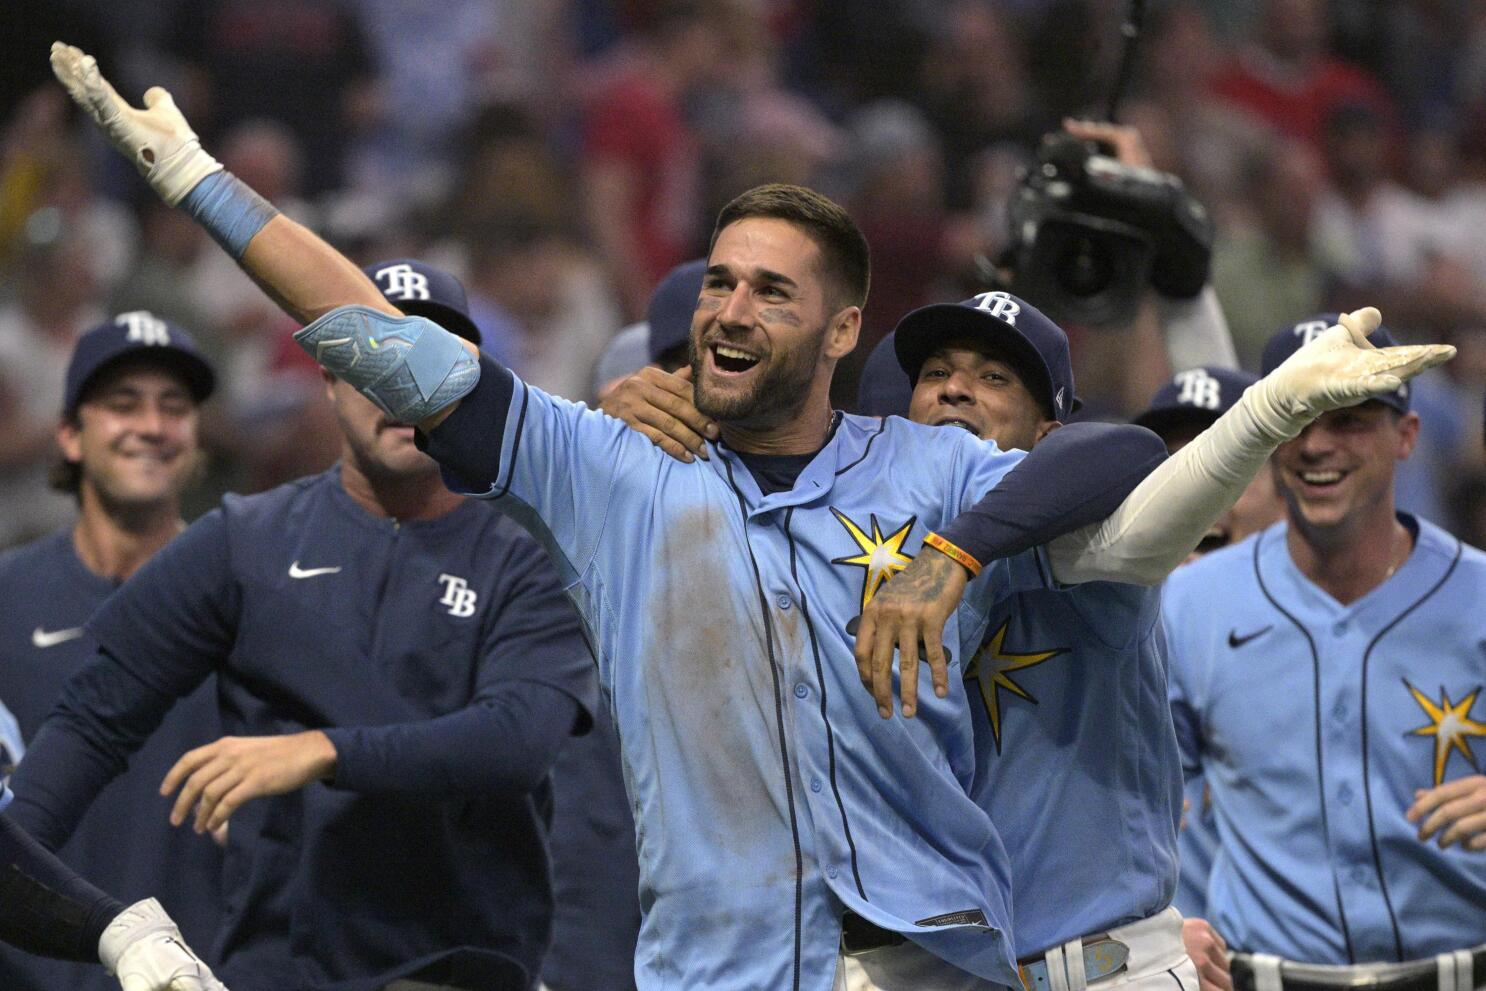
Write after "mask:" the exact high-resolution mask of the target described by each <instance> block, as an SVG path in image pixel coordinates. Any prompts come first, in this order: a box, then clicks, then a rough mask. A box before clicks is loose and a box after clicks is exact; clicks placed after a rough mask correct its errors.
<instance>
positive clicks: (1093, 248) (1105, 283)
mask: <svg viewBox="0 0 1486 991" xmlns="http://www.w3.org/2000/svg"><path fill="white" fill-rule="evenodd" d="M1114 270H1115V265H1114V260H1113V259H1111V258H1110V257H1109V248H1108V246H1107V245H1102V244H1098V243H1096V242H1095V241H1094V239H1093V238H1091V237H1087V236H1084V237H1073V238H1069V240H1068V241H1067V243H1066V244H1064V245H1063V251H1062V252H1061V257H1059V258H1058V261H1057V272H1058V281H1059V282H1060V283H1062V285H1063V288H1064V289H1066V290H1067V291H1068V292H1070V293H1072V294H1073V295H1075V296H1093V295H1095V294H1097V293H1101V292H1103V291H1104V290H1106V289H1108V288H1109V283H1110V280H1111V279H1112V278H1113V277H1114Z"/></svg>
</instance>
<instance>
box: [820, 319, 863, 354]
mask: <svg viewBox="0 0 1486 991" xmlns="http://www.w3.org/2000/svg"><path fill="white" fill-rule="evenodd" d="M861 333H862V308H861V307H860V306H847V307H844V308H842V309H841V310H838V311H837V312H836V314H835V315H834V316H832V317H831V320H830V322H829V323H828V324H827V325H826V339H825V347H824V348H822V350H821V353H822V354H824V355H825V356H826V357H827V358H830V359H831V360H832V361H839V360H840V359H842V358H844V357H846V356H847V355H849V354H851V352H852V350H853V349H854V348H855V347H856V346H857V338H858V337H859V336H861Z"/></svg>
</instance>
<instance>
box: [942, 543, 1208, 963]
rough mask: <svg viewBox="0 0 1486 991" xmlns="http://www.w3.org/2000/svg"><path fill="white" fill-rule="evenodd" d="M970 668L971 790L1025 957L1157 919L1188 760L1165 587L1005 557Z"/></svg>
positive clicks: (1169, 882) (1030, 557)
mask: <svg viewBox="0 0 1486 991" xmlns="http://www.w3.org/2000/svg"><path fill="white" fill-rule="evenodd" d="M987 570H989V571H991V581H992V585H993V587H995V588H997V589H1000V588H1024V589H1027V590H1025V591H1021V592H1017V593H1015V594H1012V595H1007V596H999V597H998V598H997V600H996V603H995V605H994V606H993V608H992V609H991V613H990V622H989V624H988V626H987V628H986V638H985V641H984V643H983V644H982V645H981V646H980V649H979V650H978V651H976V653H975V655H974V657H973V658H972V660H971V663H970V664H969V666H968V667H967V668H966V670H965V678H966V679H967V686H968V689H969V694H970V697H971V710H972V712H973V714H974V720H975V743H976V753H977V761H976V775H975V785H974V789H973V791H972V792H971V794H972V796H973V797H974V798H975V800H976V802H977V803H978V804H979V805H980V807H981V808H983V809H985V810H986V812H987V813H988V814H989V815H990V817H991V821H992V822H993V823H995V824H996V827H997V831H998V832H999V833H1000V835H1001V837H1002V839H1003V841H1004V842H1005V844H1006V851H1007V854H1008V856H1009V857H1010V861H1011V876H1012V880H1013V892H1012V894H1013V897H1012V911H1013V914H1014V917H1015V920H1016V922H1015V926H1016V943H1017V953H1018V954H1019V955H1021V956H1027V955H1030V954H1034V953H1041V952H1042V951H1044V950H1046V949H1048V948H1049V947H1052V946H1055V945H1057V944H1060V943H1064V942H1066V941H1068V940H1070V939H1073V938H1074V937H1076V936H1083V935H1087V934H1089V933H1095V932H1103V931H1105V930H1108V929H1111V928H1113V927H1115V926H1119V925H1123V924H1125V923H1129V922H1135V921H1137V920H1140V919H1145V918H1148V917H1150V916H1152V915H1154V914H1156V913H1157V912H1159V911H1161V910H1162V909H1164V908H1165V907H1166V906H1167V905H1168V904H1169V903H1170V901H1171V896H1172V891H1173V890H1174V888H1175V886H1176V878H1177V861H1176V822H1177V818H1176V817H1177V814H1178V812H1179V810H1180V803H1181V796H1180V789H1181V765H1180V761H1179V759H1178V755H1177V748H1176V736H1175V732H1174V730H1173V729H1172V724H1171V709H1170V706H1169V704H1168V702H1167V697H1166V696H1167V689H1166V662H1165V656H1164V654H1163V652H1162V649H1161V638H1160V635H1159V624H1158V622H1157V618H1158V615H1159V613H1160V603H1161V594H1160V590H1159V588H1148V587H1144V586H1139V585H1127V584H1116V583H1112V582H1089V583H1086V584H1083V585H1076V586H1072V587H1066V588H1058V587H1055V583H1054V582H1052V580H1051V578H1050V572H1049V570H1048V568H1047V566H1046V564H1045V563H1044V562H1043V561H1042V559H1041V557H1040V556H1039V553H1038V552H1037V551H1029V552H1025V553H1023V554H1020V555H1017V556H1016V557H1014V558H1011V559H1008V560H1004V561H998V562H996V564H995V565H994V566H993V567H992V568H990V569H987Z"/></svg>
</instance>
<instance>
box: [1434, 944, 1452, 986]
mask: <svg viewBox="0 0 1486 991" xmlns="http://www.w3.org/2000/svg"><path fill="white" fill-rule="evenodd" d="M1434 969H1435V974H1436V978H1437V980H1438V982H1439V983H1438V988H1439V991H1455V989H1456V987H1457V986H1458V984H1457V982H1456V980H1455V954H1453V953H1436V954H1435V955H1434Z"/></svg>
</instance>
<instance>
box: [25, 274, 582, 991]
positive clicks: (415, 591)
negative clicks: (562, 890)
mask: <svg viewBox="0 0 1486 991" xmlns="http://www.w3.org/2000/svg"><path fill="white" fill-rule="evenodd" d="M396 266H397V270H398V271H399V272H401V273H402V275H401V277H399V278H395V279H391V278H389V279H379V278H378V276H377V272H378V271H379V270H381V269H387V268H392V267H394V266H393V265H391V264H389V265H383V266H370V267H368V269H367V271H368V274H370V275H371V276H372V277H373V278H374V279H377V281H378V285H380V286H382V287H383V289H384V292H388V293H389V298H398V303H399V305H406V301H404V300H402V299H401V298H400V297H394V296H393V294H392V290H393V289H394V288H396V287H405V286H406V285H407V284H408V283H409V282H410V281H417V279H415V278H414V276H418V277H421V278H426V279H427V280H428V283H427V284H428V285H430V286H433V287H435V289H436V288H437V287H438V286H439V285H440V284H442V283H441V280H440V279H438V278H437V275H439V274H441V273H436V270H431V269H429V268H428V267H426V266H420V265H418V264H417V263H408V262H400V263H396ZM431 275H432V276H433V277H430V276H431ZM450 281H451V282H452V280H450ZM420 284H422V283H420ZM455 285H457V283H455ZM458 302H462V300H461V301H458ZM467 332H468V331H467ZM327 393H328V395H329V397H330V400H331V402H332V403H333V405H334V407H335V411H336V416H337V419H338V421H339V423H340V427H341V431H342V455H343V456H342V460H341V463H340V464H339V465H337V466H336V467H334V468H332V469H331V470H329V471H327V472H325V473H324V474H321V475H317V476H312V477H310V478H305V479H301V480H299V481H297V482H293V483H290V484H288V485H285V486H282V487H280V488H278V489H275V490H273V491H270V492H266V493H263V494H260V495H256V496H248V497H234V496H229V497H227V499H226V500H224V502H223V505H222V507H221V508H220V509H218V510H216V511H214V512H212V513H209V514H208V515H207V516H205V517H203V518H202V519H201V520H200V521H198V522H197V523H196V524H195V525H193V526H192V527H190V528H189V529H187V530H186V532H184V533H183V534H181V536H180V537H178V538H176V540H175V541H173V542H172V543H171V544H170V545H168V546H167V547H166V548H165V549H164V550H162V551H161V552H160V553H159V554H157V555H156V556H155V557H154V558H153V559H152V560H151V561H150V562H149V563H148V564H147V565H146V566H145V567H144V568H142V569H141V570H140V571H139V572H138V573H137V574H136V575H135V576H134V577H133V578H131V579H130V581H129V582H127V583H126V584H125V585H124V586H123V587H122V588H121V589H120V590H119V591H118V593H116V594H115V595H114V597H113V598H112V599H110V600H109V602H108V603H107V604H106V605H105V606H104V608H103V609H102V610H101V611H100V612H99V613H98V614H97V615H96V616H95V618H94V619H93V621H92V622H90V623H89V624H88V632H89V633H90V634H91V635H92V636H93V637H94V638H96V640H97V641H98V643H99V645H100V653H99V655H98V656H97V657H96V658H95V659H94V660H93V662H92V663H91V664H90V665H89V666H88V667H86V668H85V669H84V670H83V671H82V672H81V673H80V674H79V676H78V677H77V678H76V679H74V680H73V681H72V682H71V683H70V684H69V686H68V688H67V690H66V692H65V693H64V695H63V698H62V701H61V704H60V705H59V707H58V709H57V711H56V712H55V713H54V714H53V715H52V717H51V718H50V719H48V721H47V722H46V723H45V724H44V725H43V726H42V728H41V731H40V732H39V733H38V734H37V736H36V738H35V739H34V741H33V743H32V745H31V747H30V749H29V750H28V752H27V757H26V760H25V762H24V764H23V766H22V768H21V770H20V772H19V773H18V774H17V775H16V778H15V779H14V789H15V791H16V793H17V800H16V802H15V803H14V805H13V807H12V809H11V810H10V811H11V813H12V814H13V815H14V817H15V818H16V819H17V820H19V821H20V822H21V823H22V825H24V826H25V827H26V828H27V829H29V830H30V831H31V832H32V833H33V834H34V835H35V836H37V838H39V839H40V840H42V842H43V843H45V844H47V845H50V846H55V845H56V844H58V843H60V842H61V841H62V840H64V839H65V838H66V836H67V835H68V833H69V832H70V831H71V829H72V828H73V826H74V825H75V824H76V822H77V820H78V818H79V817H80V816H81V815H82V813H83V812H84V811H85V810H86V808H87V807H88V804H89V802H90V801H91V799H92V797H93V795H94V794H95V793H96V792H97V791H98V789H99V788H100V787H101V786H102V784H103V783H104V782H106V781H107V780H109V779H110V778H111V777H113V776H114V775H115V774H117V773H119V772H120V771H121V770H122V768H123V766H124V763H125V761H126V760H127V759H128V756H129V755H130V754H131V753H132V752H133V751H134V750H135V749H137V748H138V747H139V746H140V745H141V744H142V743H143V742H144V741H145V740H146V739H147V738H148V737H149V735H150V733H151V732H152V731H153V730H154V729H155V728H156V727H157V726H158V725H159V723H160V720H161V719H162V718H163V716H164V714H165V712H166V711H167V710H168V709H169V708H170V706H171V705H172V704H173V703H174V702H175V701H176V700H177V699H178V698H181V697H184V696H185V695H187V694H189V693H190V692H191V691H192V690H193V689H194V687H195V686H196V685H197V684H199V683H200V682H201V680H202V679H203V678H205V677H206V676H207V675H208V674H211V673H215V674H216V676H217V678H218V683H219V686H220V688H219V703H220V709H221V718H222V724H223V727H224V729H225V730H226V731H227V733H229V734H230V735H228V736H225V737H223V738H222V739H220V740H218V741H216V742H214V743H211V744H209V745H207V746H204V747H200V748H197V749H195V750H192V751H190V752H188V753H186V754H185V755H184V756H182V757H181V759H180V760H179V761H178V762H177V763H176V765H175V766H174V767H173V768H172V769H171V770H170V772H169V773H168V774H167V775H166V778H165V781H164V782H163V786H162V790H163V791H166V792H169V793H172V794H175V795H176V801H175V806H174V809H173V811H172V812H171V818H172V820H173V821H175V822H178V823H184V822H186V821H188V820H192V819H194V822H193V825H194V828H196V829H197V830H198V831H204V830H218V829H220V828H221V827H222V826H224V825H226V824H229V823H230V829H229V830H228V831H227V832H228V836H227V853H226V866H225V871H224V881H223V887H224V894H225V900H226V903H225V905H224V906H223V919H222V925H221V931H220V935H219V937H218V940H217V944H216V946H215V947H213V951H214V952H213V956H214V958H215V959H217V960H219V961H221V963H220V966H219V967H218V971H219V972H220V973H221V974H222V976H223V979H224V980H225V981H226V982H227V983H228V984H230V985H231V986H232V987H233V988H234V989H237V991H242V989H247V991H255V989H260V991H270V989H272V991H282V989H286V988H295V989H316V991H320V989H323V991H331V989H333V991H363V989H365V991H371V989H377V991H380V989H382V988H384V987H396V986H397V985H398V984H399V983H400V982H403V981H404V980H411V981H416V982H420V983H418V984H415V985H409V986H419V987H423V986H427V985H428V984H433V985H435V986H439V987H451V988H480V989H491V991H504V989H512V991H515V989H525V988H528V987H530V986H532V985H533V984H534V982H535V979H536V975H537V973H538V972H539V969H540V965H541V959H542V954H543V952H544V951H545V949H546V946H547V943H548V940H549V934H550V927H551V915H552V896H551V890H550V879H549V868H548V860H547V853H546V844H545V837H544V832H545V819H546V815H547V805H548V802H549V795H548V784H547V773H548V771H549V769H550V768H551V766H552V763H553V761H554V759H555V758H556V755H557V752H558V750H559V749H560V747H561V746H562V743H563V741H564V740H565V739H566V738H567V737H568V736H569V735H570V734H571V733H574V732H582V731H583V730H585V729H586V727H587V725H588V723H589V719H590V714H591V712H592V709H593V706H594V704H595V701H594V693H595V683H594V675H593V671H592V661H591V659H590V656H589V654H588V651H587V648H586V646H585V644H584V641H583V638H582V634H581V632H580V629H579V625H578V621H577V617H576V615H575V614H574V612H573V610H572V608H571V607H570V605H569V604H568V603H567V601H566V600H565V599H564V598H563V596H562V592H561V589H560V586H559V584H558V580H557V576H556V574H555V572H554V570H553V568H552V566H551V564H550V562H549V561H548V560H547V557H546V554H545V553H544V552H543V551H542V550H541V549H540V548H539V547H538V546H537V544H536V543H535V541H533V540H532V539H531V538H530V537H528V536H527V535H526V534H525V533H523V532H521V531H520V530H519V528H517V527H516V525H515V524H514V523H512V522H510V521H509V520H507V519H506V518H505V517H503V516H501V515H500V514H499V513H497V512H495V511H494V510H492V509H491V508H490V507H489V506H488V505H486V504H483V503H480V502H475V501H466V500H465V499H463V498H461V497H459V496H456V495H453V494H452V493H450V492H448V491H447V490H446V489H445V488H444V486H443V484H442V483H441V481H440V478H439V472H438V468H437V466H436V465H435V464H434V462H433V461H432V460H431V459H429V458H428V457H426V456H425V455H423V454H422V453H420V452H419V451H418V450H417V448H416V447H415V446H414V444H413V432H412V429H411V428H407V427H400V426H395V425H393V424H391V423H389V422H388V420H387V418H386V417H384V416H383V415H382V414H381V413H380V412H379V411H378V410H377V409H376V407H375V406H373V405H372V404H371V403H370V402H368V401H367V400H366V399H364V398H362V397H361V396H360V395H358V394H357V393H356V392H355V390H354V389H352V388H350V387H349V386H347V385H346V384H344V383H342V382H340V381H336V380H334V379H330V378H329V377H327ZM203 798H205V799H206V801H205V802H204V803H203ZM207 808H209V809H210V812H209V814H203V810H205V809H207ZM193 810H195V812H194V815H193ZM229 975H230V976H229Z"/></svg>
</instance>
